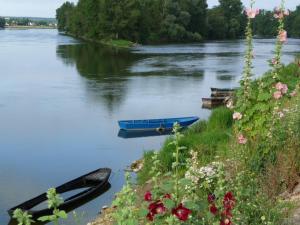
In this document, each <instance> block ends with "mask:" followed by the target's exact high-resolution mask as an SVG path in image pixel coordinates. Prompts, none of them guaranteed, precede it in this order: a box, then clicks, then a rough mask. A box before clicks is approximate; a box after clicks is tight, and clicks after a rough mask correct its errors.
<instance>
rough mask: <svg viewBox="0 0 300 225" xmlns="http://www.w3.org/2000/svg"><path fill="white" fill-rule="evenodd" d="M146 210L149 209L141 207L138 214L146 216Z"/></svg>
mask: <svg viewBox="0 0 300 225" xmlns="http://www.w3.org/2000/svg"><path fill="white" fill-rule="evenodd" d="M148 212H149V211H148V210H147V209H144V208H142V209H140V210H139V216H140V217H145V216H147V214H148Z"/></svg>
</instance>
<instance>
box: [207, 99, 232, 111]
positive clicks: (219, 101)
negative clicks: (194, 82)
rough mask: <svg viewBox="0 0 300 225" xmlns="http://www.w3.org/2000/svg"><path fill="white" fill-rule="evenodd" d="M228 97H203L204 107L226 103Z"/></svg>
mask: <svg viewBox="0 0 300 225" xmlns="http://www.w3.org/2000/svg"><path fill="white" fill-rule="evenodd" d="M226 99H227V97H214V98H202V107H203V108H209V109H210V108H214V107H217V106H222V105H225V103H226Z"/></svg>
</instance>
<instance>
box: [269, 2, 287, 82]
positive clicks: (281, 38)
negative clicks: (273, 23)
mask: <svg viewBox="0 0 300 225" xmlns="http://www.w3.org/2000/svg"><path fill="white" fill-rule="evenodd" d="M274 13H275V14H274V17H275V18H277V19H278V23H279V25H278V35H277V40H276V47H275V56H274V58H273V59H272V61H271V66H272V67H273V71H272V78H273V79H274V82H277V81H278V79H279V77H278V72H279V70H280V68H281V66H282V64H281V54H282V48H283V44H284V43H285V42H286V40H287V32H286V31H285V30H284V17H285V16H287V15H288V14H289V12H288V11H286V10H285V0H281V4H280V7H279V8H275V12H274Z"/></svg>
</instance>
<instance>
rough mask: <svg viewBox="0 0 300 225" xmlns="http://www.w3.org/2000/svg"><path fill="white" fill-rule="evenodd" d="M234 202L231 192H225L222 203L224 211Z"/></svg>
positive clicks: (227, 210)
mask: <svg viewBox="0 0 300 225" xmlns="http://www.w3.org/2000/svg"><path fill="white" fill-rule="evenodd" d="M235 202H236V200H235V198H234V196H233V194H232V192H227V193H226V194H225V196H224V199H223V205H224V208H225V211H226V213H227V212H229V211H230V210H232V209H233V207H234V205H235Z"/></svg>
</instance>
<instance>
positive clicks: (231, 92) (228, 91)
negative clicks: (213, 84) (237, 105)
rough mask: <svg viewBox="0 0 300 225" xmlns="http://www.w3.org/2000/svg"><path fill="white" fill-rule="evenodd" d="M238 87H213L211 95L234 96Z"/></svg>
mask: <svg viewBox="0 0 300 225" xmlns="http://www.w3.org/2000/svg"><path fill="white" fill-rule="evenodd" d="M235 91H236V89H229V88H211V97H227V96H233V95H234V92H235Z"/></svg>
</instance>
